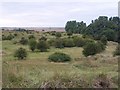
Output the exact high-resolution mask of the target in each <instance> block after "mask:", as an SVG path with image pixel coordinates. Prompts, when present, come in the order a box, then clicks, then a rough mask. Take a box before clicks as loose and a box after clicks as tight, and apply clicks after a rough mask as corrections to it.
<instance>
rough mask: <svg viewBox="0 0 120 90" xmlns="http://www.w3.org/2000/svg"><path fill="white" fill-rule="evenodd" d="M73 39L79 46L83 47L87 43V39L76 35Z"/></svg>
mask: <svg viewBox="0 0 120 90" xmlns="http://www.w3.org/2000/svg"><path fill="white" fill-rule="evenodd" d="M73 41H74V44H75V46H77V47H83V46H84V45H85V40H84V39H83V38H81V37H74V38H73Z"/></svg>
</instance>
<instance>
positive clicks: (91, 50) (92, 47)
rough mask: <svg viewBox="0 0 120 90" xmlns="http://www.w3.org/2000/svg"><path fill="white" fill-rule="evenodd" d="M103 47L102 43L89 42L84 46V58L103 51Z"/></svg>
mask: <svg viewBox="0 0 120 90" xmlns="http://www.w3.org/2000/svg"><path fill="white" fill-rule="evenodd" d="M104 49H105V48H104V45H103V44H102V43H100V42H99V43H95V42H89V43H87V44H86V45H85V46H84V50H83V54H84V55H85V56H89V55H95V54H97V53H100V52H102V51H103V50H104Z"/></svg>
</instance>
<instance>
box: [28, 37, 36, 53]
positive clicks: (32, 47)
mask: <svg viewBox="0 0 120 90" xmlns="http://www.w3.org/2000/svg"><path fill="white" fill-rule="evenodd" d="M36 45H37V42H36V40H35V39H30V41H29V47H30V49H31V50H32V51H34V50H35V49H36Z"/></svg>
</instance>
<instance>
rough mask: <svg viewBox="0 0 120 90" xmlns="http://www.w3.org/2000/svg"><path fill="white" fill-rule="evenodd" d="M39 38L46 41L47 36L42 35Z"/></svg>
mask: <svg viewBox="0 0 120 90" xmlns="http://www.w3.org/2000/svg"><path fill="white" fill-rule="evenodd" d="M39 40H44V41H46V40H47V38H46V37H45V36H42V37H41V38H40V39H39Z"/></svg>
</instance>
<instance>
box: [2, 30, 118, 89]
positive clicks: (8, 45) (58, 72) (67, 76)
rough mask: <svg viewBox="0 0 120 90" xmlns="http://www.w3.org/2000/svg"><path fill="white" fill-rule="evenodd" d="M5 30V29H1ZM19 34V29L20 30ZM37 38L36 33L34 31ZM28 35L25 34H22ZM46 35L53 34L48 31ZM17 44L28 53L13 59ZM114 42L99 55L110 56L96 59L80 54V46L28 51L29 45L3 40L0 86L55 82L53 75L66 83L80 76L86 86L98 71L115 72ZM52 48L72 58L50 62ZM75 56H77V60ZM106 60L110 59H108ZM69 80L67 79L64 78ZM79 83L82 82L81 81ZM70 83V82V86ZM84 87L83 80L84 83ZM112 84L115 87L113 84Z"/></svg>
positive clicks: (36, 85) (112, 74)
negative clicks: (20, 57) (23, 58)
mask: <svg viewBox="0 0 120 90" xmlns="http://www.w3.org/2000/svg"><path fill="white" fill-rule="evenodd" d="M4 33H5V34H6V33H8V32H4ZM19 34H20V36H18V38H16V40H19V38H20V37H21V36H22V35H21V33H19ZM35 35H36V38H38V37H39V34H37V33H35ZM27 36H28V35H27V34H25V37H27ZM48 38H49V39H50V38H54V37H53V36H50V35H48ZM19 47H24V48H26V49H27V52H28V57H27V59H26V60H20V61H19V60H16V59H15V58H14V57H13V54H14V52H15V50H16V49H17V48H19ZM115 47H116V45H111V44H108V46H107V49H106V50H105V51H104V52H103V53H100V55H104V56H110V58H111V60H109V61H108V60H107V59H106V58H105V59H106V60H104V59H102V58H101V57H98V59H97V60H90V61H88V60H87V58H85V57H84V56H83V54H82V50H83V48H80V47H73V48H63V49H58V48H53V47H51V48H50V49H49V50H48V52H38V51H35V52H31V51H30V50H29V47H28V46H26V45H25V46H24V45H20V44H13V40H12V41H2V50H3V52H4V54H3V87H33V88H34V87H40V86H41V84H42V83H43V82H46V81H52V80H54V81H53V82H55V80H56V78H57V79H58V80H59V79H61V80H63V82H65V83H68V81H69V80H71V82H73V85H74V86H76V85H77V84H76V85H75V83H74V80H76V82H78V81H77V80H79V78H80V79H83V80H84V81H85V82H86V83H89V85H88V87H91V86H92V81H93V80H94V78H95V77H96V76H97V75H99V74H100V73H106V74H107V75H108V76H109V77H111V78H112V77H115V76H117V75H118V72H117V71H118V64H117V60H115V61H114V62H113V60H112V58H113V57H112V52H113V51H114V50H115ZM54 52H62V53H65V54H68V55H70V56H71V57H72V61H70V62H66V63H54V62H49V61H48V57H49V55H51V54H53V53H54ZM76 59H77V60H76ZM108 62H109V63H108ZM65 80H68V81H65ZM80 83H81V82H80ZM68 86H69V85H68ZM74 86H73V87H74ZM71 87H72V86H71ZM83 87H86V84H85V85H83ZM113 87H116V86H115V85H114V86H113Z"/></svg>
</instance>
